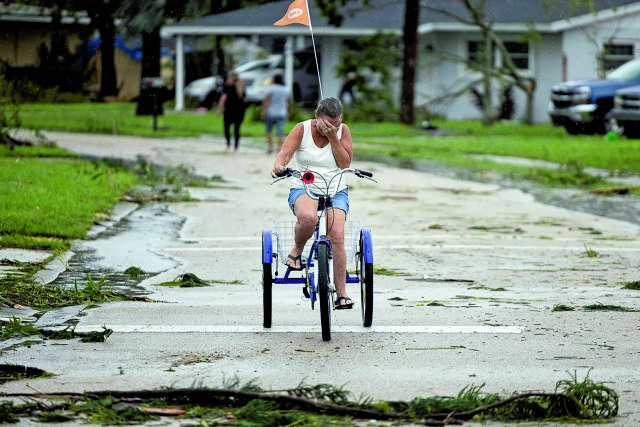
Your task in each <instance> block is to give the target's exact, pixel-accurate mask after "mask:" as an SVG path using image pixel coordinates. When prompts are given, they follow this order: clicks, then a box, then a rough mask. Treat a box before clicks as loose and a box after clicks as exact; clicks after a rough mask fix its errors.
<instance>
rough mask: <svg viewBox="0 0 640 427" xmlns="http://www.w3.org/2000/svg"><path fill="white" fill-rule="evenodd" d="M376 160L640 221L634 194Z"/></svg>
mask: <svg viewBox="0 0 640 427" xmlns="http://www.w3.org/2000/svg"><path fill="white" fill-rule="evenodd" d="M373 160H375V161H377V162H382V163H387V164H391V165H392V166H395V167H402V168H406V169H413V170H416V171H419V172H427V173H431V174H434V175H439V176H444V177H447V178H453V179H464V180H467V181H476V182H484V183H491V184H496V185H500V186H503V187H510V188H517V189H518V190H521V191H523V192H525V193H528V194H531V195H532V196H534V197H535V199H536V200H537V201H538V202H540V203H544V204H547V205H551V206H556V207H560V208H564V209H569V210H574V211H579V212H585V213H589V214H594V215H599V216H603V217H606V218H612V219H617V220H621V221H626V222H630V223H633V224H640V197H638V196H634V195H625V196H612V197H607V196H597V195H593V194H590V193H587V192H585V191H580V190H572V189H552V188H545V187H541V186H538V185H536V184H535V183H531V182H527V181H524V180H512V179H509V178H507V177H503V176H500V175H499V174H496V175H495V177H493V176H482V177H481V176H479V175H478V174H477V173H476V172H474V171H473V170H469V169H462V168H453V167H449V166H446V165H442V164H439V163H437V162H430V161H428V160H414V159H382V158H375V159H373Z"/></svg>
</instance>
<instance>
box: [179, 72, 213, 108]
mask: <svg viewBox="0 0 640 427" xmlns="http://www.w3.org/2000/svg"><path fill="white" fill-rule="evenodd" d="M222 83H223V82H222V78H221V77H220V76H211V77H205V78H203V79H197V80H194V81H192V82H191V83H189V84H188V85H186V86H185V87H184V96H185V98H192V99H195V100H197V101H198V103H202V102H203V101H204V100H205V98H206V97H207V95H208V94H209V92H211V90H213V89H216V88H217V87H218V86H220V85H222Z"/></svg>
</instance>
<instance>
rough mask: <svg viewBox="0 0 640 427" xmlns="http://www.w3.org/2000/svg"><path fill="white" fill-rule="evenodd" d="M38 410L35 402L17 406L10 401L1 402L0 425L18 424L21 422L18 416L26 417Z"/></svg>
mask: <svg viewBox="0 0 640 427" xmlns="http://www.w3.org/2000/svg"><path fill="white" fill-rule="evenodd" d="M36 409H38V404H37V403H35V402H30V403H24V404H20V405H16V404H14V403H13V402H10V401H4V402H0V424H5V423H7V424H8V423H17V422H19V421H20V419H19V418H18V415H25V414H28V413H30V412H32V411H34V410H36Z"/></svg>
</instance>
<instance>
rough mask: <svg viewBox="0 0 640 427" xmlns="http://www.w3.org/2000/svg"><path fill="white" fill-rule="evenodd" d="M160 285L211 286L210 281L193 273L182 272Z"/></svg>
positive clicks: (183, 286)
mask: <svg viewBox="0 0 640 427" xmlns="http://www.w3.org/2000/svg"><path fill="white" fill-rule="evenodd" d="M160 286H179V287H181V288H198V287H203V286H209V282H207V281H205V280H202V279H201V278H199V277H198V276H196V275H195V274H193V273H185V274H182V275H180V276H178V277H176V278H175V279H173V280H172V281H169V282H162V283H160Z"/></svg>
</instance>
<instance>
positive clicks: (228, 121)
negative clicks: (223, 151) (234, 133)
mask: <svg viewBox="0 0 640 427" xmlns="http://www.w3.org/2000/svg"><path fill="white" fill-rule="evenodd" d="M231 123H232V120H231V117H230V116H229V114H226V112H225V115H224V137H225V138H226V139H227V148H229V147H231Z"/></svg>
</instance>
